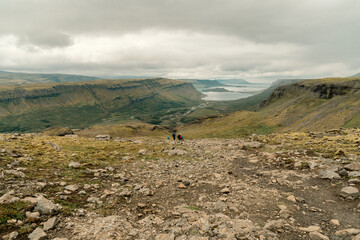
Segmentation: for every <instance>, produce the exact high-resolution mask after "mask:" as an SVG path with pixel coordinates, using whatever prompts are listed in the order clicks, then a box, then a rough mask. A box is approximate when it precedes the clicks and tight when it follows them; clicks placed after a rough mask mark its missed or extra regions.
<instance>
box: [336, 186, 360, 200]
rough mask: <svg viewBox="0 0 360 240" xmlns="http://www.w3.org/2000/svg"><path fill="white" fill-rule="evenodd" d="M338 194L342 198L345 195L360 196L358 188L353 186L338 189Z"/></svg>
mask: <svg viewBox="0 0 360 240" xmlns="http://www.w3.org/2000/svg"><path fill="white" fill-rule="evenodd" d="M340 195H341V196H342V197H344V198H346V197H353V198H358V197H359V196H360V194H359V190H358V189H357V188H354V187H344V188H342V189H341V191H340Z"/></svg>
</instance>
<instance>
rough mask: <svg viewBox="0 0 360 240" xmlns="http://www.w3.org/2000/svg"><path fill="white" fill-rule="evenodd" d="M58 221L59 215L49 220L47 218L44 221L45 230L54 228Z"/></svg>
mask: <svg viewBox="0 0 360 240" xmlns="http://www.w3.org/2000/svg"><path fill="white" fill-rule="evenodd" d="M57 222H58V219H57V217H52V218H50V219H49V220H47V221H46V222H45V223H44V228H43V230H44V231H45V232H46V231H49V230H51V229H53V228H54V227H55V226H56V224H57Z"/></svg>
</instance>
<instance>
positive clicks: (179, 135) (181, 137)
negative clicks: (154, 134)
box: [177, 133, 183, 141]
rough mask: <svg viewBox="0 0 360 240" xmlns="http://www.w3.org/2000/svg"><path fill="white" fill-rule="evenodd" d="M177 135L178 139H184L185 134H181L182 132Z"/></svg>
mask: <svg viewBox="0 0 360 240" xmlns="http://www.w3.org/2000/svg"><path fill="white" fill-rule="evenodd" d="M177 137H178V139H179V140H180V141H182V140H183V136H182V135H181V133H179V134H178V135H177Z"/></svg>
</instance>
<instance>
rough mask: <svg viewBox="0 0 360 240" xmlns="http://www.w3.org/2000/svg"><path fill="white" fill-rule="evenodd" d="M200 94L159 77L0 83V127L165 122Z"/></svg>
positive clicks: (29, 128)
mask: <svg viewBox="0 0 360 240" xmlns="http://www.w3.org/2000/svg"><path fill="white" fill-rule="evenodd" d="M201 97H202V94H201V93H200V92H198V91H197V90H196V89H195V88H194V87H193V86H192V85H191V84H190V83H187V82H184V81H179V80H170V79H163V78H154V79H136V80H129V79H128V80H125V79H121V80H93V81H89V82H79V83H51V84H25V85H2V86H0V132H9V131H21V132H24V131H26V132H28V131H39V130H42V129H44V128H47V127H50V126H63V127H70V128H85V127H88V126H91V125H94V124H98V123H109V122H111V123H116V122H129V121H134V120H136V119H138V120H141V121H145V122H149V123H155V124H156V123H158V122H163V121H165V120H166V119H168V121H170V120H171V117H172V114H175V113H176V112H177V111H179V109H180V110H181V111H183V110H182V109H183V108H186V109H188V108H190V107H192V106H194V105H198V104H200V103H201V102H202V101H201ZM162 117H164V119H162Z"/></svg>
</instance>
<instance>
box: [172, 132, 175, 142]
mask: <svg viewBox="0 0 360 240" xmlns="http://www.w3.org/2000/svg"><path fill="white" fill-rule="evenodd" d="M172 137H173V139H174V141H175V139H176V131H175V130H174V131H173V133H172Z"/></svg>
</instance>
